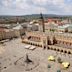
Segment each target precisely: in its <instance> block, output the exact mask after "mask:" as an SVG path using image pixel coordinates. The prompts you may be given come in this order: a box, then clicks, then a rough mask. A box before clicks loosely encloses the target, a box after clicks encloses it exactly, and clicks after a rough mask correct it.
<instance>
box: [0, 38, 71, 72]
mask: <svg viewBox="0 0 72 72" xmlns="http://www.w3.org/2000/svg"><path fill="white" fill-rule="evenodd" d="M25 45H26V44H24V43H21V39H20V38H19V39H13V40H11V41H8V42H5V43H4V44H1V45H0V72H57V70H61V72H72V55H71V54H70V55H68V54H64V53H60V52H56V51H53V50H47V49H43V48H39V47H36V49H35V50H28V49H25ZM26 54H28V56H29V58H30V59H31V58H33V57H34V58H35V59H37V60H38V63H39V65H38V66H37V67H35V68H34V69H32V70H30V71H25V69H24V68H23V67H20V66H19V65H15V62H16V61H18V60H19V59H20V58H22V57H25V56H26ZM50 55H53V56H54V57H55V60H56V61H55V62H53V61H48V57H49V56H50ZM58 57H60V58H61V59H62V61H67V62H69V63H70V67H69V68H68V69H63V68H62V66H61V64H59V63H58V61H57V58H58ZM35 59H34V60H35ZM48 65H50V66H51V68H48Z"/></svg>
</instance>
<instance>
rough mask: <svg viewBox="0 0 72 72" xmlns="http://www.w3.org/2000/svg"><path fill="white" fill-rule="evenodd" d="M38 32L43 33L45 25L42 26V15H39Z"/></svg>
mask: <svg viewBox="0 0 72 72" xmlns="http://www.w3.org/2000/svg"><path fill="white" fill-rule="evenodd" d="M39 31H41V32H45V25H44V18H43V15H42V13H40V19H39Z"/></svg>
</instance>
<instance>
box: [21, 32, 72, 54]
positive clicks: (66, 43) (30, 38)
mask: <svg viewBox="0 0 72 72" xmlns="http://www.w3.org/2000/svg"><path fill="white" fill-rule="evenodd" d="M22 42H24V43H28V44H31V45H36V46H40V47H42V48H47V49H48V48H49V47H50V48H51V49H52V48H53V49H54V50H56V49H57V51H59V50H60V51H61V52H63V51H64V52H65V53H67V52H68V53H71V50H72V34H68V33H53V32H48V33H45V32H39V31H38V32H36V31H32V32H26V34H25V36H24V37H23V38H22Z"/></svg>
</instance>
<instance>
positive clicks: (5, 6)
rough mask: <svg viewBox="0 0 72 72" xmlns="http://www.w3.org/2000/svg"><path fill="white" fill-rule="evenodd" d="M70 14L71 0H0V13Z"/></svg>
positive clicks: (71, 10) (71, 11)
mask: <svg viewBox="0 0 72 72" xmlns="http://www.w3.org/2000/svg"><path fill="white" fill-rule="evenodd" d="M41 12H42V13H43V14H57V15H72V0H0V15H28V14H40V13H41Z"/></svg>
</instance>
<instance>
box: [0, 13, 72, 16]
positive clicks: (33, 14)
mask: <svg viewBox="0 0 72 72" xmlns="http://www.w3.org/2000/svg"><path fill="white" fill-rule="evenodd" d="M39 14H40V13H38V14H35V13H34V14H23V15H9V14H8V15H0V16H26V15H39ZM42 14H43V15H57V16H58V15H59V16H72V14H69V15H68V14H47V13H46V14H45V13H42Z"/></svg>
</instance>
